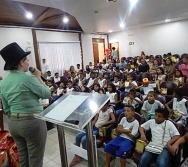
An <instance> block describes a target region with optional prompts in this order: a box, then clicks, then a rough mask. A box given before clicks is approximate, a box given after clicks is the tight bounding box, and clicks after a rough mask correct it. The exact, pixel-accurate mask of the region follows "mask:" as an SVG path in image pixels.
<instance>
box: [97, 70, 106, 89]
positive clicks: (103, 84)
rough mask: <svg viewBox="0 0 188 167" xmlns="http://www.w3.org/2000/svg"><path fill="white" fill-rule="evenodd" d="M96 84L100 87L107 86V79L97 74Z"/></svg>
mask: <svg viewBox="0 0 188 167" xmlns="http://www.w3.org/2000/svg"><path fill="white" fill-rule="evenodd" d="M97 80H98V84H99V85H100V87H101V89H103V88H105V87H106V86H107V81H106V79H104V78H103V74H100V73H99V74H98V78H97Z"/></svg>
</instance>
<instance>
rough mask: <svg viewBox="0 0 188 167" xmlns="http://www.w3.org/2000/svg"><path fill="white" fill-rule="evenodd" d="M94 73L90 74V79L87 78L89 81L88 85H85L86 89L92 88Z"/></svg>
mask: <svg viewBox="0 0 188 167" xmlns="http://www.w3.org/2000/svg"><path fill="white" fill-rule="evenodd" d="M95 79H96V78H95V73H94V72H91V74H90V78H89V81H88V83H87V87H88V88H91V87H92V86H93V84H94V82H95Z"/></svg>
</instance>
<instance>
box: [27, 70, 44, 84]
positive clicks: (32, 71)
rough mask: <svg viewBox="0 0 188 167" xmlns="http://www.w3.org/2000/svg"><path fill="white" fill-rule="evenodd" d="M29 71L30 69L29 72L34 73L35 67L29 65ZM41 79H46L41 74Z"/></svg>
mask: <svg viewBox="0 0 188 167" xmlns="http://www.w3.org/2000/svg"><path fill="white" fill-rule="evenodd" d="M29 71H30V72H31V73H34V72H35V68H34V67H29ZM41 79H42V80H43V81H44V82H46V81H47V79H46V78H44V77H43V76H41Z"/></svg>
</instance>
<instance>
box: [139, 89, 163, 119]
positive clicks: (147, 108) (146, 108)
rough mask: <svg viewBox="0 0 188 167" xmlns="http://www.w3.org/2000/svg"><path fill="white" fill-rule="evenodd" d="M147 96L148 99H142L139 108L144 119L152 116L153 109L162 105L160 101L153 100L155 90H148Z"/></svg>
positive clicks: (153, 114)
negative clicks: (142, 102)
mask: <svg viewBox="0 0 188 167" xmlns="http://www.w3.org/2000/svg"><path fill="white" fill-rule="evenodd" d="M147 98H148V100H146V101H144V104H143V106H142V109H141V114H142V115H143V117H144V119H145V121H147V120H149V119H153V118H154V116H155V110H156V109H157V108H159V107H161V108H163V107H164V106H163V104H162V103H161V102H160V101H158V100H155V92H154V91H150V92H148V96H147Z"/></svg>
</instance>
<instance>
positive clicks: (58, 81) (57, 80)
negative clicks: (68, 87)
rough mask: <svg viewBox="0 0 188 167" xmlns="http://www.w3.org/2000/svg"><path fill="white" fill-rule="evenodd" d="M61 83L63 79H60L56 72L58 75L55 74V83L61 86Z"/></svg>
mask: <svg viewBox="0 0 188 167" xmlns="http://www.w3.org/2000/svg"><path fill="white" fill-rule="evenodd" d="M60 81H61V79H60V77H59V73H58V72H56V73H55V76H54V83H55V84H59V83H60Z"/></svg>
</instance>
